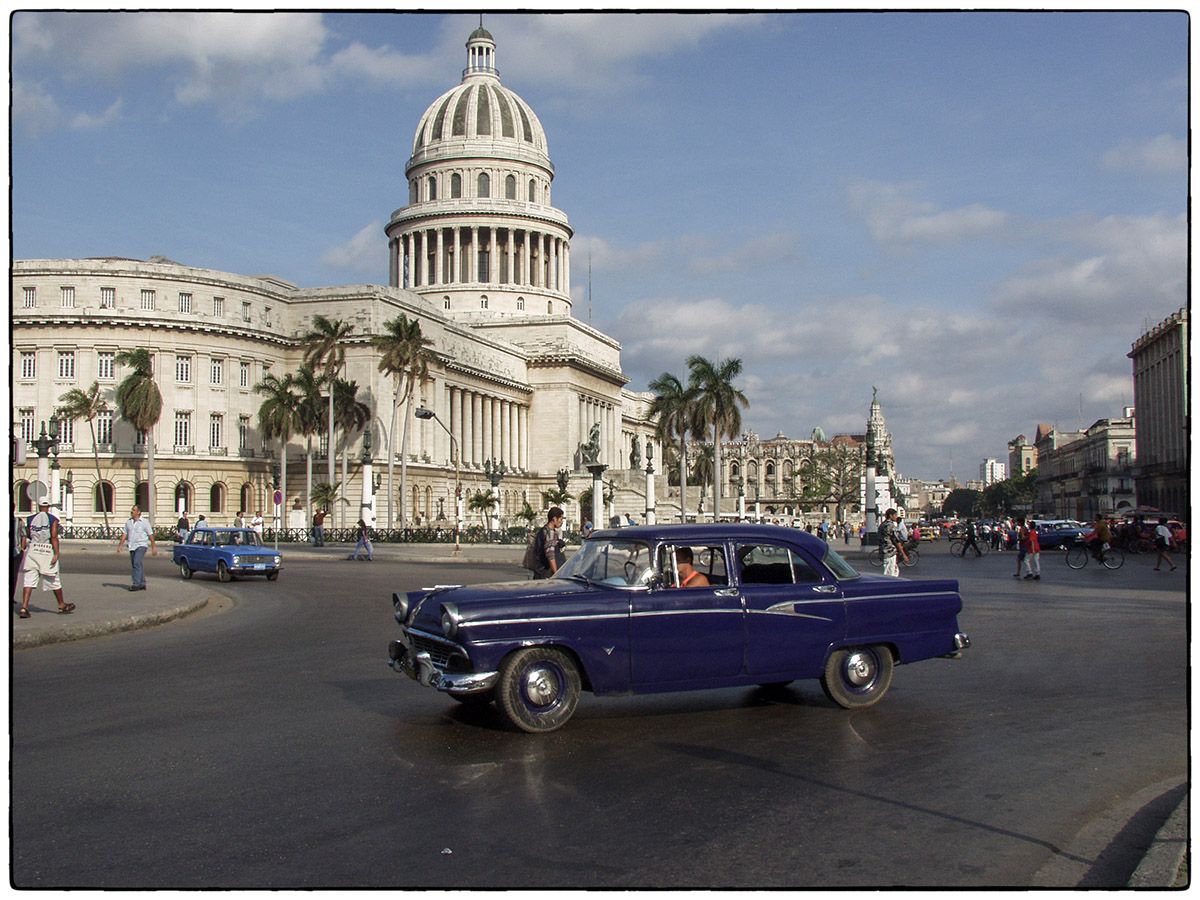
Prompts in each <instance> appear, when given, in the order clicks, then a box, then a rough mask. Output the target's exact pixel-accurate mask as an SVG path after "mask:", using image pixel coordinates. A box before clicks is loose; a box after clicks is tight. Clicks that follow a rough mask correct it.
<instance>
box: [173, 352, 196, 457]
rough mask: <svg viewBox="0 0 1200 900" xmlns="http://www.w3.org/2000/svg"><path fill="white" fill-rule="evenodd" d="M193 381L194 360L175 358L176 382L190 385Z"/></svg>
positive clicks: (187, 357) (183, 357) (181, 357)
mask: <svg viewBox="0 0 1200 900" xmlns="http://www.w3.org/2000/svg"><path fill="white" fill-rule="evenodd" d="M191 380H192V358H191V357H190V356H176V357H175V381H176V382H178V383H179V384H190V383H191ZM177 443H178V442H177Z"/></svg>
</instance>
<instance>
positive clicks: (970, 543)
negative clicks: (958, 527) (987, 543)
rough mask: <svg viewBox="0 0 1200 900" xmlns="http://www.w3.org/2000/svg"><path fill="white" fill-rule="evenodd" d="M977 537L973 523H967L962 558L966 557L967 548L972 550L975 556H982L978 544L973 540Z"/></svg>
mask: <svg viewBox="0 0 1200 900" xmlns="http://www.w3.org/2000/svg"><path fill="white" fill-rule="evenodd" d="M978 536H979V535H978V533H977V532H976V530H975V522H974V521H969V522H967V537H966V541H965V542H964V543H963V556H966V555H967V549H968V548H970V549H973V550H974V551H975V555H976V556H983V551H982V550H980V549H979V543H978V542H977V541H976V540H975V539H976V538H977V537H978Z"/></svg>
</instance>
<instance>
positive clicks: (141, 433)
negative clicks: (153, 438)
mask: <svg viewBox="0 0 1200 900" xmlns="http://www.w3.org/2000/svg"><path fill="white" fill-rule="evenodd" d="M133 443H134V445H135V446H137V447H139V448H140V447H145V446H146V430H145V429H144V428H135V429H134V435H133Z"/></svg>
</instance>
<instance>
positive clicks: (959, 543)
mask: <svg viewBox="0 0 1200 900" xmlns="http://www.w3.org/2000/svg"><path fill="white" fill-rule="evenodd" d="M966 549H967V542H966V541H965V540H964V539H963V538H958V539H957V540H955V541H953V542H952V543H951V544H950V555H951V556H962V555H963V554H964V553H965V552H966ZM975 550H976V552H977V554H978V556H987V553H988V545H987V542H986V541H985V542H984V543H982V544H981V543H979V542H978V541H976V542H975Z"/></svg>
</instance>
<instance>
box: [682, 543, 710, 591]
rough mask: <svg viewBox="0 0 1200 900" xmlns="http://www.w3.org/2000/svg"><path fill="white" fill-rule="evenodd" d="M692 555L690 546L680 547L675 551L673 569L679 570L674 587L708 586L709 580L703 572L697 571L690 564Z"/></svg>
mask: <svg viewBox="0 0 1200 900" xmlns="http://www.w3.org/2000/svg"><path fill="white" fill-rule="evenodd" d="M693 559H694V557H693V556H692V548H691V547H680V548H679V549H677V550H676V551H675V569H676V571H678V572H679V583H678V584H677V585H676V587H681V588H682V587H709V586H710V585H711V582H710V581H709V580H708V576H707V575H705V574H704V573H703V572H697V571H696V569H695V568H693V566H692V562H693Z"/></svg>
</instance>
